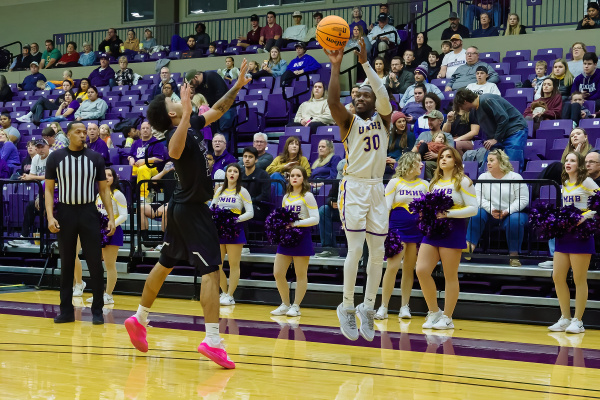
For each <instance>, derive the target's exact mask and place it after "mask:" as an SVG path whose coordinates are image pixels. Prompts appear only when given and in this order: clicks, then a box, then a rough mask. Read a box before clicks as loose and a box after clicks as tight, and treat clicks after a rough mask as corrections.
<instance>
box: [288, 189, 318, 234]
mask: <svg viewBox="0 0 600 400" xmlns="http://www.w3.org/2000/svg"><path fill="white" fill-rule="evenodd" d="M304 200H305V201H306V208H308V218H305V219H301V220H300V221H296V222H294V226H297V227H308V226H313V225H318V224H319V207H318V206H317V201H316V200H315V196H313V195H312V193H306V194H305V195H304Z"/></svg>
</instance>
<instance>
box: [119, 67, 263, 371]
mask: <svg viewBox="0 0 600 400" xmlns="http://www.w3.org/2000/svg"><path fill="white" fill-rule="evenodd" d="M247 70H248V66H247V62H246V60H244V62H243V63H242V68H241V69H240V77H239V79H238V81H237V82H236V84H235V86H234V87H233V88H232V89H231V90H229V92H227V93H226V94H225V96H223V97H222V98H221V99H220V100H219V101H217V102H216V103H215V104H214V105H213V107H212V108H211V109H210V110H209V111H207V112H206V113H204V114H203V115H201V116H200V117H198V118H197V120H196V121H195V123H194V127H195V128H197V129H194V128H192V127H191V126H190V118H191V115H192V103H191V100H190V88H189V85H188V83H187V82H185V83H184V84H183V85H182V87H181V103H179V104H178V103H173V102H172V101H171V99H169V98H165V96H164V95H159V96H156V97H155V98H154V100H152V102H151V103H150V105H149V106H148V112H147V116H148V121H149V122H150V125H152V127H153V128H154V129H155V130H157V131H160V132H165V136H166V138H167V145H168V151H169V157H170V158H171V159H172V160H173V163H174V164H175V171H177V176H178V183H177V187H176V189H175V192H174V193H173V197H172V198H171V201H170V202H169V207H168V211H167V219H168V221H169V224H168V225H167V228H166V231H165V240H164V245H163V248H162V250H161V255H160V258H159V261H158V263H156V265H155V267H154V268H153V269H152V271H151V272H150V275H149V276H148V279H147V280H146V284H145V286H144V292H143V293H142V299H141V301H140V306H139V308H138V311H137V313H136V314H135V315H134V316H132V317H130V318H128V319H127V320H126V321H125V327H126V328H127V332H128V333H129V337H130V339H131V342H132V343H133V345H134V346H135V348H137V349H138V350H140V351H142V352H147V351H148V342H147V340H146V324H147V316H148V312H149V311H150V307H151V306H152V304H153V303H154V300H155V299H156V296H157V294H158V291H159V290H160V288H161V286H162V284H163V283H164V281H165V279H166V278H167V276H168V275H169V273H170V272H171V270H172V268H173V266H174V265H175V263H176V262H177V261H178V260H186V261H188V262H189V263H190V264H192V265H193V266H195V267H196V268H197V269H198V271H199V272H200V275H202V290H201V293H200V303H201V304H202V309H203V310H204V320H205V325H206V338H205V339H204V341H203V342H202V343H201V344H200V346H198V351H199V352H200V353H201V354H203V355H205V356H206V357H208V358H210V359H211V360H213V361H214V362H216V363H217V364H219V365H220V366H222V367H224V368H235V364H234V363H233V361H231V360H230V359H229V357H228V356H227V352H226V351H225V345H224V343H223V340H222V339H221V338H220V336H219V272H218V271H219V264H220V262H221V254H220V246H219V235H218V232H217V229H216V227H215V225H214V223H213V221H212V215H211V212H210V210H209V208H208V206H207V205H206V202H207V201H209V200H210V199H212V196H213V188H212V181H211V171H210V168H209V166H208V161H207V159H206V152H207V150H206V147H205V144H204V137H203V135H202V134H201V133H200V132H199V130H198V129H202V128H203V127H205V126H207V125H209V124H211V123H212V122H215V121H217V120H218V119H219V118H220V117H221V116H222V115H223V114H224V113H225V112H227V110H228V109H229V108H230V107H231V105H232V104H233V103H234V101H235V97H236V95H237V93H238V92H239V90H240V89H241V88H242V87H243V86H245V85H246V84H247V83H249V82H250V81H251V79H248V78H246V72H247Z"/></svg>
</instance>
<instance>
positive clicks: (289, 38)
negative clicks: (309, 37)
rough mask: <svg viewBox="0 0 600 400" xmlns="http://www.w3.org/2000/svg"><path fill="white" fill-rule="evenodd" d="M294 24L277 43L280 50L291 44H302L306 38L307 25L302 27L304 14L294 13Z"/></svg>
mask: <svg viewBox="0 0 600 400" xmlns="http://www.w3.org/2000/svg"><path fill="white" fill-rule="evenodd" d="M292 20H293V24H292V25H290V26H288V27H287V28H285V31H283V35H281V37H280V38H279V39H277V41H276V42H275V46H277V47H279V48H280V49H285V47H286V46H287V45H288V44H289V43H290V42H301V41H303V40H304V37H305V36H306V25H302V24H301V22H302V13H301V12H300V11H294V13H293V14H292Z"/></svg>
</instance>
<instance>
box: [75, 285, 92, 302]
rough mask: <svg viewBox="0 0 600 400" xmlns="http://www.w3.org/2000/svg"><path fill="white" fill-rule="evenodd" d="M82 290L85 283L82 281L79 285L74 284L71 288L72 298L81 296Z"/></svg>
mask: <svg viewBox="0 0 600 400" xmlns="http://www.w3.org/2000/svg"><path fill="white" fill-rule="evenodd" d="M84 289H85V281H82V283H81V284H79V283H76V284H75V286H73V297H81V296H83V291H84ZM88 300H89V299H88Z"/></svg>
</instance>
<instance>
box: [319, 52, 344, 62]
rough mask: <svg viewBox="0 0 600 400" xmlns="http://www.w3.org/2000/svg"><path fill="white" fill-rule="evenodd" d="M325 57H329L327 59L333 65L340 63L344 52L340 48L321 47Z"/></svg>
mask: <svg viewBox="0 0 600 400" xmlns="http://www.w3.org/2000/svg"><path fill="white" fill-rule="evenodd" d="M323 51H324V52H325V54H327V57H329V61H331V63H332V64H334V65H341V64H342V59H343V58H344V52H343V51H342V50H327V49H323Z"/></svg>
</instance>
